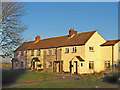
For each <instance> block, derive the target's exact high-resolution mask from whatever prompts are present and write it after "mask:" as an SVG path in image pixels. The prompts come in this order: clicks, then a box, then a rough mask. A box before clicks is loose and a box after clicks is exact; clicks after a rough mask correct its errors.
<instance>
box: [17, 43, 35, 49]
mask: <svg viewBox="0 0 120 90" xmlns="http://www.w3.org/2000/svg"><path fill="white" fill-rule="evenodd" d="M34 42H35V41H30V42H24V43H23V44H21V45H20V46H19V47H18V48H17V49H16V50H15V51H25V50H27V48H28V47H29V46H30V45H32V44H33V43H34Z"/></svg>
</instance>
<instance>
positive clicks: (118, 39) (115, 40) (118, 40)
mask: <svg viewBox="0 0 120 90" xmlns="http://www.w3.org/2000/svg"><path fill="white" fill-rule="evenodd" d="M119 40H120V39H115V40H107V41H119Z"/></svg>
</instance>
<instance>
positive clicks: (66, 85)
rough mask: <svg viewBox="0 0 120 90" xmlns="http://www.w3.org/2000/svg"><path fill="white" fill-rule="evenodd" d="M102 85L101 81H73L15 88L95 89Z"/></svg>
mask: <svg viewBox="0 0 120 90" xmlns="http://www.w3.org/2000/svg"><path fill="white" fill-rule="evenodd" d="M99 84H101V80H97V81H91V80H83V79H82V80H71V81H54V82H42V83H39V84H35V85H23V86H17V87H13V88H85V87H87V88H92V87H93V88H94V87H95V86H96V85H99Z"/></svg>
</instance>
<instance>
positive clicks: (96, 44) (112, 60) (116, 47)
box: [12, 29, 120, 74]
mask: <svg viewBox="0 0 120 90" xmlns="http://www.w3.org/2000/svg"><path fill="white" fill-rule="evenodd" d="M119 62H120V40H110V41H107V40H105V39H104V38H103V37H102V36H101V35H100V34H99V33H98V32H97V31H91V32H84V33H77V31H75V30H74V29H70V30H69V35H66V36H61V37H55V38H48V39H42V40H41V39H40V36H37V37H36V38H35V41H30V42H24V43H23V44H22V45H21V46H19V47H18V48H17V49H16V50H15V53H14V58H13V59H12V66H13V69H19V68H29V69H32V70H43V71H48V72H69V73H73V74H85V73H94V72H100V71H102V70H105V69H107V68H111V66H112V67H116V66H117V65H118V64H119Z"/></svg>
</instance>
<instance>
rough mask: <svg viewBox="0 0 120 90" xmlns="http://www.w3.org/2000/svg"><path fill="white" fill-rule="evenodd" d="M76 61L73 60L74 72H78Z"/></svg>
mask: <svg viewBox="0 0 120 90" xmlns="http://www.w3.org/2000/svg"><path fill="white" fill-rule="evenodd" d="M77 65H78V63H77V61H74V74H77V73H78V67H77Z"/></svg>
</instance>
